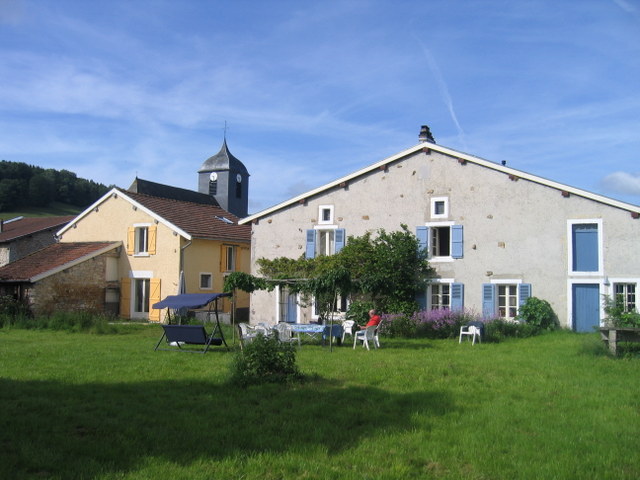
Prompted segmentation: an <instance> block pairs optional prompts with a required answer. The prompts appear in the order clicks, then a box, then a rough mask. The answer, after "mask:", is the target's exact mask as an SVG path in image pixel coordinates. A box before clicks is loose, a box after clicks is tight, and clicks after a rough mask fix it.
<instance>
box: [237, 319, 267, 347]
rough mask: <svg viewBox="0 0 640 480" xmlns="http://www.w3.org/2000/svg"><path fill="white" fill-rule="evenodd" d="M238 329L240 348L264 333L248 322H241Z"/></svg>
mask: <svg viewBox="0 0 640 480" xmlns="http://www.w3.org/2000/svg"><path fill="white" fill-rule="evenodd" d="M238 330H239V331H240V348H244V346H245V345H246V344H249V343H251V342H252V341H253V339H254V338H256V337H257V336H258V335H262V334H263V333H262V332H260V331H258V330H256V329H255V328H253V327H252V326H251V325H249V324H248V323H239V324H238Z"/></svg>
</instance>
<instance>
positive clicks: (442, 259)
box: [429, 256, 454, 263]
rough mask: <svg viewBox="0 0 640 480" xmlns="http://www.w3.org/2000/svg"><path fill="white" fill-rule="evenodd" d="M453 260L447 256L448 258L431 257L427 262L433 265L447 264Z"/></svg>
mask: <svg viewBox="0 0 640 480" xmlns="http://www.w3.org/2000/svg"><path fill="white" fill-rule="evenodd" d="M453 260H454V258H453V257H451V256H449V257H431V258H430V259H429V262H435V263H447V262H453Z"/></svg>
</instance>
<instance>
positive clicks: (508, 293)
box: [498, 285, 518, 320]
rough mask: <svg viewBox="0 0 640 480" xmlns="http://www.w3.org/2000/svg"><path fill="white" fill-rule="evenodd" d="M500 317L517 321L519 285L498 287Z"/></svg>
mask: <svg viewBox="0 0 640 480" xmlns="http://www.w3.org/2000/svg"><path fill="white" fill-rule="evenodd" d="M498 315H499V316H500V318H505V319H507V320H515V319H516V317H517V316H518V285H498Z"/></svg>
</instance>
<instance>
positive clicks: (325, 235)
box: [316, 230, 336, 255]
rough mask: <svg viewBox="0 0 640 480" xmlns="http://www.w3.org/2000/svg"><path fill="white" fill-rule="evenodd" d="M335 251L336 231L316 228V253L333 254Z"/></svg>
mask: <svg viewBox="0 0 640 480" xmlns="http://www.w3.org/2000/svg"><path fill="white" fill-rule="evenodd" d="M335 251H336V231H335V230H316V255H333V254H334V253H335Z"/></svg>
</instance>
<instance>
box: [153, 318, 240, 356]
mask: <svg viewBox="0 0 640 480" xmlns="http://www.w3.org/2000/svg"><path fill="white" fill-rule="evenodd" d="M162 329H163V330H164V331H163V333H162V337H160V341H159V342H158V344H157V345H156V348H155V349H154V351H155V350H175V348H159V347H160V344H161V343H162V341H163V340H165V339H166V343H167V344H168V345H170V346H172V347H177V349H178V350H179V351H181V352H191V353H207V350H209V347H210V346H212V345H222V344H223V343H224V346H225V347H227V350H228V349H229V346H228V345H227V342H225V340H224V337H215V336H214V335H215V334H216V331H217V330H218V329H217V328H216V329H214V330H213V331H212V332H211V334H210V335H209V334H208V333H207V331H206V330H205V328H204V325H162ZM186 345H202V346H203V347H204V348H203V349H201V350H200V349H198V350H195V349H188V348H183V347H184V346H186Z"/></svg>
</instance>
